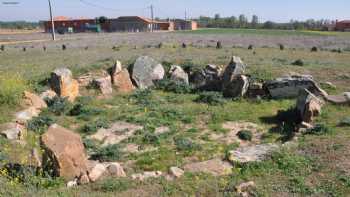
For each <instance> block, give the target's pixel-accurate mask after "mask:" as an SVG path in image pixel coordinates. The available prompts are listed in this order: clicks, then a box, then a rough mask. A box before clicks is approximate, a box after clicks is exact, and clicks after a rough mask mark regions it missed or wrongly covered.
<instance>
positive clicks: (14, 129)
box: [0, 123, 26, 140]
mask: <svg viewBox="0 0 350 197" xmlns="http://www.w3.org/2000/svg"><path fill="white" fill-rule="evenodd" d="M0 135H2V136H4V137H6V138H7V139H9V140H23V139H24V137H25V135H26V129H25V128H24V127H23V126H22V125H20V124H17V123H6V124H2V125H0Z"/></svg>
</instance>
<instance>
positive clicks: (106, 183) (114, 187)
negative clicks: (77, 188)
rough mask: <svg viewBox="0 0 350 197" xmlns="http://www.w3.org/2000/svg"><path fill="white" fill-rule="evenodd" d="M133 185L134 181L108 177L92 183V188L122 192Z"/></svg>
mask: <svg viewBox="0 0 350 197" xmlns="http://www.w3.org/2000/svg"><path fill="white" fill-rule="evenodd" d="M134 186H135V184H134V182H133V181H131V180H129V179H126V178H118V179H112V178H109V179H106V180H103V181H100V182H98V183H96V184H93V185H92V189H93V190H95V191H102V192H123V191H126V190H128V189H130V188H132V187H134Z"/></svg>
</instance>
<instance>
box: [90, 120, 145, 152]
mask: <svg viewBox="0 0 350 197" xmlns="http://www.w3.org/2000/svg"><path fill="white" fill-rule="evenodd" d="M142 128H143V127H142V126H139V125H134V124H131V123H127V122H121V121H118V122H115V123H114V124H113V125H112V126H111V128H109V129H104V128H102V129H99V130H98V131H97V133H96V134H94V135H91V136H90V137H89V138H90V139H95V140H98V141H102V142H103V144H102V146H107V145H113V144H118V143H120V142H121V141H123V140H125V139H127V138H129V137H130V136H132V135H133V134H134V133H135V132H136V131H137V130H141V129H142Z"/></svg>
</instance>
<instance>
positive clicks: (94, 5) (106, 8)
mask: <svg viewBox="0 0 350 197" xmlns="http://www.w3.org/2000/svg"><path fill="white" fill-rule="evenodd" d="M79 1H80V2H81V3H83V4H85V5H88V6H91V7H95V8H99V9H103V10H110V11H114V12H122V11H134V10H145V9H148V8H135V9H115V8H110V7H105V6H101V5H98V4H95V3H91V2H88V1H85V0H79Z"/></svg>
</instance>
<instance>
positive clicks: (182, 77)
mask: <svg viewBox="0 0 350 197" xmlns="http://www.w3.org/2000/svg"><path fill="white" fill-rule="evenodd" d="M169 74H170V79H171V80H173V81H176V82H180V83H184V84H189V81H188V74H187V73H186V72H185V71H184V70H183V69H182V68H181V67H180V66H177V65H172V66H171V68H170V71H169Z"/></svg>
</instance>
